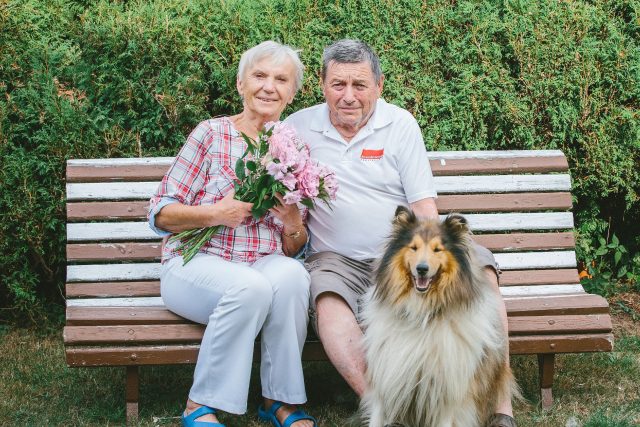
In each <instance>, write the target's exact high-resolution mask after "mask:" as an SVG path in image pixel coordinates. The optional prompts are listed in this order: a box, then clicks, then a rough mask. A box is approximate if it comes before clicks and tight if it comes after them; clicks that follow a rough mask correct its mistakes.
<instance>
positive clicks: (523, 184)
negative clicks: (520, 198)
mask: <svg viewBox="0 0 640 427" xmlns="http://www.w3.org/2000/svg"><path fill="white" fill-rule="evenodd" d="M434 180H435V185H436V191H437V192H438V194H471V193H473V194H477V193H507V192H532V191H570V190H571V178H570V177H569V175H568V174H546V175H543V174H536V175H476V176H436V177H434Z"/></svg>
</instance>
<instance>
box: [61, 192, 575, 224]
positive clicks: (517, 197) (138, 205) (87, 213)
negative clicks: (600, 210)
mask: <svg viewBox="0 0 640 427" xmlns="http://www.w3.org/2000/svg"><path fill="white" fill-rule="evenodd" d="M436 203H437V205H438V210H439V212H440V213H441V214H446V213H450V212H460V213H469V212H531V211H544V210H563V211H565V210H569V209H571V195H570V194H569V193H565V192H560V193H526V194H524V193H504V194H468V195H443V196H440V197H438V199H437V200H436ZM148 209H149V201H148V200H144V201H127V202H77V203H68V204H67V220H68V221H70V222H78V221H89V220H113V221H117V220H122V221H133V220H140V219H145V218H146V217H147V210H148Z"/></svg>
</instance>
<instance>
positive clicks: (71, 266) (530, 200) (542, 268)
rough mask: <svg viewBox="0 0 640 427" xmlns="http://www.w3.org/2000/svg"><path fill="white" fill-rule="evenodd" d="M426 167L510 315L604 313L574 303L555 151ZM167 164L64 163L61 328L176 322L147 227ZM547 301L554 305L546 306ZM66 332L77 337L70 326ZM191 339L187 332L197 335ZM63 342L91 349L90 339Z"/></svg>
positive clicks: (596, 328) (562, 329) (525, 322)
mask: <svg viewBox="0 0 640 427" xmlns="http://www.w3.org/2000/svg"><path fill="white" fill-rule="evenodd" d="M429 158H430V163H431V168H432V170H433V173H434V176H435V182H436V187H437V190H438V193H439V198H438V200H437V205H438V209H439V211H440V213H441V214H442V215H445V214H447V213H448V212H459V213H462V214H464V215H465V216H466V217H467V219H468V221H469V223H470V225H471V228H472V230H473V231H474V233H475V235H476V236H475V238H476V240H477V241H478V242H479V243H480V244H481V245H484V246H486V247H487V248H489V249H490V250H491V251H493V252H494V254H495V257H496V259H497V261H498V263H499V265H500V268H501V269H502V271H503V274H502V276H501V291H502V294H503V296H504V297H505V300H506V301H507V308H508V310H509V315H510V316H512V315H513V316H517V315H518V313H522V314H526V315H527V316H529V315H536V314H538V315H540V314H550V315H552V314H554V313H555V314H572V315H573V314H575V315H580V314H581V313H607V312H608V307H607V305H606V301H604V300H603V299H602V298H600V297H597V296H590V295H587V294H585V292H584V289H583V288H582V286H581V285H580V283H579V279H578V273H577V270H576V257H575V252H574V247H575V242H574V236H573V215H572V214H571V212H570V209H571V194H570V189H571V180H570V177H569V174H568V165H567V161H566V158H565V156H564V155H563V154H562V152H560V151H557V150H536V151H477V152H472V151H468V152H431V153H429ZM171 161H172V158H135V159H93V160H69V161H68V163H67V218H68V224H67V241H68V245H67V260H68V267H67V286H66V296H67V325H68V326H82V325H95V324H98V322H102V324H107V325H108V324H118V323H122V322H123V321H126V320H127V319H125V318H124V317H126V316H129V317H128V320H129V322H130V323H131V324H135V323H137V322H140V323H142V322H147V323H153V324H162V323H171V322H176V318H177V316H175V315H173V314H171V313H169V312H168V311H167V310H165V309H163V303H162V300H161V298H160V296H159V295H160V286H159V281H158V278H159V274H160V263H159V256H160V249H161V248H160V245H161V241H160V239H159V238H158V236H157V235H155V234H154V233H153V232H152V231H151V230H150V229H149V227H148V225H147V222H146V212H147V207H148V201H149V198H150V197H151V196H152V195H153V193H154V192H155V191H156V189H157V186H158V183H159V181H160V179H161V178H162V176H163V175H164V173H165V172H166V171H167V169H168V167H169V165H170V163H171ZM551 296H553V297H555V298H547V297H551ZM576 296H580V298H575V297H576ZM592 297H593V298H592ZM536 304H538V305H539V311H536V308H535V307H536ZM96 307H104V308H105V310H103V311H101V312H100V313H101V314H100V315H99V316H98V317H99V318H100V319H99V320H97V319H96V311H95V310H92V308H96ZM132 307H133V308H135V307H139V308H141V309H144V312H145V314H144V316H143V317H144V319H145V320H143V319H142V318H141V317H140V318H136V314H135V312H134V311H132V310H131V308H132ZM594 307H596V308H595V309H594ZM125 308H126V309H125ZM596 317H597V316H596ZM605 317H606V319H605ZM563 319H564V322H565V323H564V324H558V325H555V324H554V323H551V324H542V323H544V322H545V321H546V320H541V322H542V323H541V324H540V325H539V328H540V330H541V331H542V330H545V331H547V332H548V331H549V329H550V328H551V329H552V330H553V329H554V328H555V330H556V331H557V333H558V334H562V333H569V332H570V331H572V330H574V329H575V328H576V325H572V324H571V322H584V319H583V318H580V319H578V318H577V317H576V318H572V317H571V316H564V317H563ZM518 320H521V322H518ZM530 320H531V319H529V318H526V319H525V317H522V318H518V319H515V318H514V319H513V320H510V325H509V327H510V334H511V335H513V336H518V335H523V336H525V335H531V334H534V335H535V334H536V327H537V326H536V323H535V322H533V323H532V322H531V321H530ZM593 321H594V324H593V325H591V326H590V329H589V330H588V331H587V332H594V333H595V332H602V331H605V330H606V329H607V328H608V330H609V331H610V321H609V318H608V316H603V317H602V319H600V317H597V318H594V320H593ZM554 322H555V321H554ZM607 322H609V323H607ZM193 326H195V325H193ZM73 331H75V332H77V333H78V334H81V333H82V329H77V330H76V329H72V328H69V333H72V332H73ZM198 331H199V332H194V334H195V335H198V334H201V329H198ZM75 332H74V333H75ZM65 333H66V332H65ZM181 333H185V332H184V331H183V332H181ZM67 338H69V340H71V341H73V340H74V339H77V340H78V341H77V342H82V343H91V342H92V341H91V338H90V337H88V338H87V337H85V338H87V339H85V340H84V341H83V340H82V337H75V338H74V337H72V336H70V337H67V336H65V341H67ZM525 341H526V340H525V339H523V340H522V344H521V347H518V346H517V345H516V347H515V348H514V344H513V340H512V352H516V353H536V352H537V350H536V348H533V347H531V346H530V344H528V343H527V342H525ZM536 345H537V344H536ZM603 345H605V344H603ZM609 346H610V343H609ZM558 350H559V351H558V352H560V351H562V350H561V349H558ZM566 351H571V350H566ZM579 351H580V350H579ZM587 351H592V350H587Z"/></svg>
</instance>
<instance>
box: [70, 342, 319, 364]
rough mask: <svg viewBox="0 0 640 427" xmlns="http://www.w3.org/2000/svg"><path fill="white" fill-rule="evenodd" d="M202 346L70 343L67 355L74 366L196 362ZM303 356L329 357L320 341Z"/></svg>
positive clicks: (307, 347)
mask: <svg viewBox="0 0 640 427" xmlns="http://www.w3.org/2000/svg"><path fill="white" fill-rule="evenodd" d="M199 348H200V346H199V345H167V346H132V347H89V348H87V347H67V349H66V358H67V364H68V365H69V366H71V367H83V366H129V365H167V364H169V365H175V364H185V363H186V364H193V363H196V360H197V359H198V350H199ZM302 359H303V360H305V361H318V360H323V361H326V360H328V359H327V355H326V353H325V352H324V348H323V347H322V344H321V343H320V342H319V341H307V342H306V343H305V344H304V349H303V350H302ZM253 360H254V361H258V360H260V345H259V343H256V346H255V347H254V352H253Z"/></svg>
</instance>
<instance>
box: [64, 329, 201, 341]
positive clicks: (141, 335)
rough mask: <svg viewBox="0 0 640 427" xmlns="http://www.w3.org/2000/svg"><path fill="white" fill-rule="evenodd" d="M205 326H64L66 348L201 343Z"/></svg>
mask: <svg viewBox="0 0 640 427" xmlns="http://www.w3.org/2000/svg"><path fill="white" fill-rule="evenodd" d="M204 328H205V326H204V325H196V324H190V325H184V324H183V325H123V326H116V325H114V326H65V328H64V331H63V336H64V342H65V343H66V344H67V345H87V344H112V343H122V344H143V343H144V344H154V343H157V344H171V343H194V342H196V343H197V342H200V341H201V340H202V335H203V334H204Z"/></svg>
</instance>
